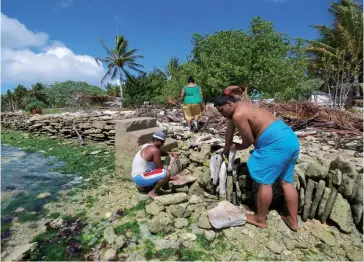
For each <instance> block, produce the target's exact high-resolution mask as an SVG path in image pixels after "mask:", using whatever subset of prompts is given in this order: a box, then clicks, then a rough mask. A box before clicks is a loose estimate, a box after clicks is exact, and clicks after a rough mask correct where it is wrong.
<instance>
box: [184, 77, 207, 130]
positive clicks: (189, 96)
mask: <svg viewBox="0 0 364 262" xmlns="http://www.w3.org/2000/svg"><path fill="white" fill-rule="evenodd" d="M187 81H188V84H187V85H186V86H184V87H183V88H182V90H181V102H182V103H183V105H182V108H183V113H184V115H185V118H186V120H187V124H188V129H189V130H191V128H192V127H193V129H194V130H196V131H197V129H198V120H199V119H200V117H201V116H202V114H201V113H202V109H203V108H202V103H203V93H202V89H201V87H200V86H199V85H197V84H196V83H195V80H194V79H193V77H192V76H189V77H188V80H187ZM192 121H193V122H192Z"/></svg>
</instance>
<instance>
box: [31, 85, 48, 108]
mask: <svg viewBox="0 0 364 262" xmlns="http://www.w3.org/2000/svg"><path fill="white" fill-rule="evenodd" d="M45 89H46V88H45V86H44V85H43V84H42V83H36V84H35V85H32V89H31V90H30V96H31V97H32V98H33V99H36V100H39V101H42V102H44V103H45V104H48V101H47V95H46V94H45Z"/></svg>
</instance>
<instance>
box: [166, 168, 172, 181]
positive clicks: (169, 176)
mask: <svg viewBox="0 0 364 262" xmlns="http://www.w3.org/2000/svg"><path fill="white" fill-rule="evenodd" d="M170 178H171V171H170V170H169V169H167V172H166V176H165V179H170Z"/></svg>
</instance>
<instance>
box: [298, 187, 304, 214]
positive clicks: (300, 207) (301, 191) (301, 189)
mask: <svg viewBox="0 0 364 262" xmlns="http://www.w3.org/2000/svg"><path fill="white" fill-rule="evenodd" d="M299 197H300V198H299V201H300V203H299V205H300V206H299V209H300V210H301V209H302V208H303V207H304V206H305V189H304V188H303V187H301V188H300V194H299Z"/></svg>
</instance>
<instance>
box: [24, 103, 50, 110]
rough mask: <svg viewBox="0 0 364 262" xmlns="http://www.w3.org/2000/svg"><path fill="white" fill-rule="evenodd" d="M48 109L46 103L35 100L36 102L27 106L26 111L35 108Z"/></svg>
mask: <svg viewBox="0 0 364 262" xmlns="http://www.w3.org/2000/svg"><path fill="white" fill-rule="evenodd" d="M46 107H47V105H46V104H45V103H44V102H42V101H39V100H35V101H32V102H30V103H29V104H28V105H27V106H26V108H25V111H31V110H32V109H35V108H40V109H43V108H46Z"/></svg>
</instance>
